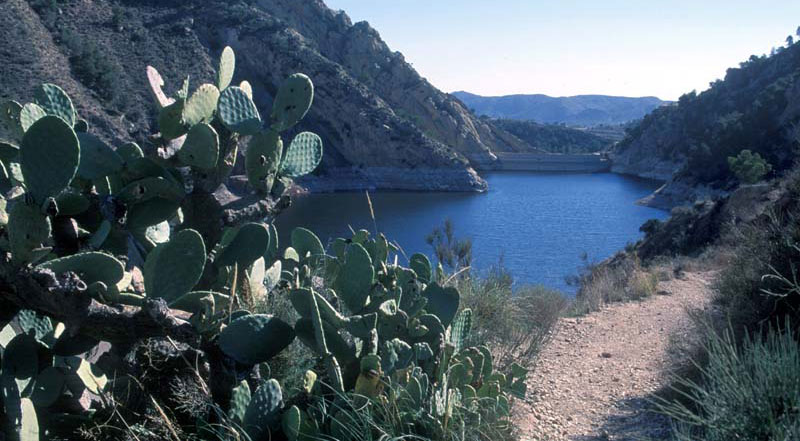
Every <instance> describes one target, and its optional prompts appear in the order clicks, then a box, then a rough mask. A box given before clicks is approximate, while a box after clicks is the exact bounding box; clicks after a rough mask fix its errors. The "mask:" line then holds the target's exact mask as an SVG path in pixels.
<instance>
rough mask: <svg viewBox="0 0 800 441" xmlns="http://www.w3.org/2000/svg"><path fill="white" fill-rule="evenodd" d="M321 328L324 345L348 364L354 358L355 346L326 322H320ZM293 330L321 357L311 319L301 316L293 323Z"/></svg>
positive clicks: (338, 358)
mask: <svg viewBox="0 0 800 441" xmlns="http://www.w3.org/2000/svg"><path fill="white" fill-rule="evenodd" d="M322 329H323V330H324V333H325V347H326V348H327V349H328V351H330V353H331V354H333V356H334V357H336V359H337V360H339V361H341V362H342V363H344V364H345V365H348V364H350V363H352V362H354V361H355V360H356V348H355V346H354V345H352V344H350V343H348V342H347V340H345V339H344V337H342V335H341V334H340V333H339V331H337V329H336V328H335V327H334V326H333V325H331V324H330V323H328V322H325V321H323V322H322ZM295 332H296V333H297V337H298V338H299V339H300V341H302V342H303V344H305V345H306V346H307V347H308V348H309V349H311V350H312V351H314V352H315V353H316V354H317V355H318V356H320V357H323V356H325V354H323V353H322V352H321V351H320V345H319V341H318V340H317V337H316V335H315V331H314V323H313V322H312V321H311V319H308V318H301V319H299V320H297V323H295Z"/></svg>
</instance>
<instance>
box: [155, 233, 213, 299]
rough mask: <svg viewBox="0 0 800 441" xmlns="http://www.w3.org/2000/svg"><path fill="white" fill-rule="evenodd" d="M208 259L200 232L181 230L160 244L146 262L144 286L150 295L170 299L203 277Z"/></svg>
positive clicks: (191, 286) (182, 293)
mask: <svg viewBox="0 0 800 441" xmlns="http://www.w3.org/2000/svg"><path fill="white" fill-rule="evenodd" d="M205 263H206V247H205V244H204V243H203V238H202V236H200V233H198V232H197V231H194V230H188V229H187V230H182V231H180V232H178V233H177V234H176V235H175V236H174V237H173V238H172V239H171V240H170V241H169V242H165V243H163V244H160V245H158V246H157V247H156V248H155V249H153V251H151V252H150V254H148V255H147V260H146V261H145V264H144V286H145V292H146V293H147V295H148V296H149V297H162V298H164V299H165V300H167V301H168V302H169V301H171V300H175V299H177V298H179V297H180V296H182V295H184V294H186V293H188V292H189V291H191V290H192V288H193V287H194V286H195V285H196V284H197V281H198V280H200V276H201V275H202V274H203V268H204V267H205Z"/></svg>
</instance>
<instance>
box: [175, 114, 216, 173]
mask: <svg viewBox="0 0 800 441" xmlns="http://www.w3.org/2000/svg"><path fill="white" fill-rule="evenodd" d="M178 159H180V161H181V162H182V163H184V164H186V165H189V166H192V167H197V168H199V169H203V170H208V169H211V168H214V166H215V165H217V160H218V159H219V135H217V131H216V130H214V128H213V127H211V126H210V125H208V124H197V125H195V126H192V128H191V129H189V133H188V134H187V135H186V141H184V143H183V147H181V149H180V150H178Z"/></svg>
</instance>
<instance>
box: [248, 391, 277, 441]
mask: <svg viewBox="0 0 800 441" xmlns="http://www.w3.org/2000/svg"><path fill="white" fill-rule="evenodd" d="M282 408H283V392H282V391H281V385H280V384H279V383H278V381H277V380H275V379H271V380H269V381H267V382H264V383H262V384H261V385H260V386H258V389H256V391H255V392H253V396H252V398H251V399H250V405H249V406H247V411H246V412H245V415H244V422H243V423H242V426H243V427H244V429H245V430H246V431H247V433H248V435H250V438H251V439H254V440H255V439H262V438H264V436H266V434H267V432H268V431H269V430H270V429H274V428H277V425H278V424H280V413H281V409H282Z"/></svg>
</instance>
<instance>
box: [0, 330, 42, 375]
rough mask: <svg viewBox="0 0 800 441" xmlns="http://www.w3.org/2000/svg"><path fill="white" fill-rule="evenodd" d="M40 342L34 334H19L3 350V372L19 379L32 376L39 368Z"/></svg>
mask: <svg viewBox="0 0 800 441" xmlns="http://www.w3.org/2000/svg"><path fill="white" fill-rule="evenodd" d="M38 351H39V349H38V344H37V343H36V339H35V338H34V336H33V335H30V334H19V335H17V336H16V337H14V338H13V339H12V340H11V341H10V342H9V343H8V345H7V346H6V348H5V350H4V351H3V373H4V374H10V375H13V376H14V378H16V379H18V380H22V379H26V378H32V377H33V376H34V375H36V372H37V370H38V368H39V355H38Z"/></svg>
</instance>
